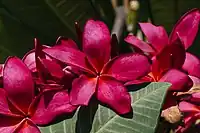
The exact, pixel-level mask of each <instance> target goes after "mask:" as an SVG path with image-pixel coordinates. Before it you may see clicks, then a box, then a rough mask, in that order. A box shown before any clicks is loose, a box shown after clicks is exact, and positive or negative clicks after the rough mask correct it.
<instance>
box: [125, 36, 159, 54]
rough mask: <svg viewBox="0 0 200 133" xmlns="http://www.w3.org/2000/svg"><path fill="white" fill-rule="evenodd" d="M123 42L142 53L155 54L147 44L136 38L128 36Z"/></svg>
mask: <svg viewBox="0 0 200 133" xmlns="http://www.w3.org/2000/svg"><path fill="white" fill-rule="evenodd" d="M124 40H125V41H126V42H127V43H129V44H131V45H133V46H134V47H137V48H139V49H141V50H142V51H143V52H147V53H155V52H156V51H155V50H154V49H153V48H152V47H151V46H150V45H149V44H148V43H146V42H144V41H142V40H140V39H138V38H136V37H135V36H133V35H128V36H127V37H126V38H125V39H124Z"/></svg>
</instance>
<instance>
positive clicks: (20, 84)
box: [3, 57, 34, 112]
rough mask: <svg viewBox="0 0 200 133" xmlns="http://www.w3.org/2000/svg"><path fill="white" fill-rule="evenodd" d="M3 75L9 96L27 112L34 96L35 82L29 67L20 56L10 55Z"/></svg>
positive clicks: (4, 85)
mask: <svg viewBox="0 0 200 133" xmlns="http://www.w3.org/2000/svg"><path fill="white" fill-rule="evenodd" d="M3 75H4V76H3V87H4V89H5V90H6V92H7V93H8V96H9V98H10V99H11V100H12V102H14V103H15V104H17V106H18V107H19V108H20V109H21V110H22V111H24V112H27V111H28V107H29V105H30V103H31V102H32V100H33V98H34V83H33V79H32V75H31V72H30V71H29V69H28V67H27V66H26V65H25V64H24V63H23V62H22V61H21V60H20V59H19V58H17V57H9V58H8V59H7V61H6V63H5V67H4V70H3Z"/></svg>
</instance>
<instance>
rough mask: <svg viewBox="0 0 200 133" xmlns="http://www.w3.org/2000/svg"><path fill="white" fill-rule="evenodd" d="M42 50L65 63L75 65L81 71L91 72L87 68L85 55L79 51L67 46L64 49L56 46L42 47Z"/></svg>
mask: <svg viewBox="0 0 200 133" xmlns="http://www.w3.org/2000/svg"><path fill="white" fill-rule="evenodd" d="M43 51H44V52H45V53H46V54H48V55H50V56H51V57H53V58H55V59H57V60H59V61H61V62H64V63H66V64H67V65H71V66H75V67H77V68H79V69H81V70H83V71H86V72H89V73H91V74H93V72H92V71H91V70H90V69H89V66H88V65H89V64H88V60H87V58H86V55H85V54H84V53H82V52H81V51H78V50H76V49H73V48H68V49H67V50H65V51H63V50H60V49H56V48H47V49H43Z"/></svg>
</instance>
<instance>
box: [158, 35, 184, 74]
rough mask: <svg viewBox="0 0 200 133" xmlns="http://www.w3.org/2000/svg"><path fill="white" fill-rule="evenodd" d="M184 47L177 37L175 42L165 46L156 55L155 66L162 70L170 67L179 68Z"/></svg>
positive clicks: (182, 59) (182, 61)
mask: <svg viewBox="0 0 200 133" xmlns="http://www.w3.org/2000/svg"><path fill="white" fill-rule="evenodd" d="M185 54H186V52H185V49H184V47H183V46H182V45H181V41H180V39H179V38H178V39H177V40H176V43H174V44H171V45H168V46H166V47H165V48H164V49H163V51H162V52H161V53H160V54H159V55H158V56H157V57H156V60H157V62H158V63H157V65H158V66H156V67H157V68H159V69H160V70H159V71H160V72H164V71H166V70H168V69H170V68H177V69H179V68H181V66H182V65H183V63H184V61H185ZM154 67H155V66H154Z"/></svg>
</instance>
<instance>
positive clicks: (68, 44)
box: [53, 36, 78, 51]
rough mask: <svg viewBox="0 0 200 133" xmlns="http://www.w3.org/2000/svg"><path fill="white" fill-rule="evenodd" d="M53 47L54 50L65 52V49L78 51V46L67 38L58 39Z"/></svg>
mask: <svg viewBox="0 0 200 133" xmlns="http://www.w3.org/2000/svg"><path fill="white" fill-rule="evenodd" d="M53 47H54V48H59V49H61V50H63V51H65V48H74V49H78V46H77V45H76V43H75V42H74V41H73V40H72V39H68V38H65V37H62V36H60V37H59V38H58V39H57V41H56V45H55V46H53ZM66 50H67V49H66Z"/></svg>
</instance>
